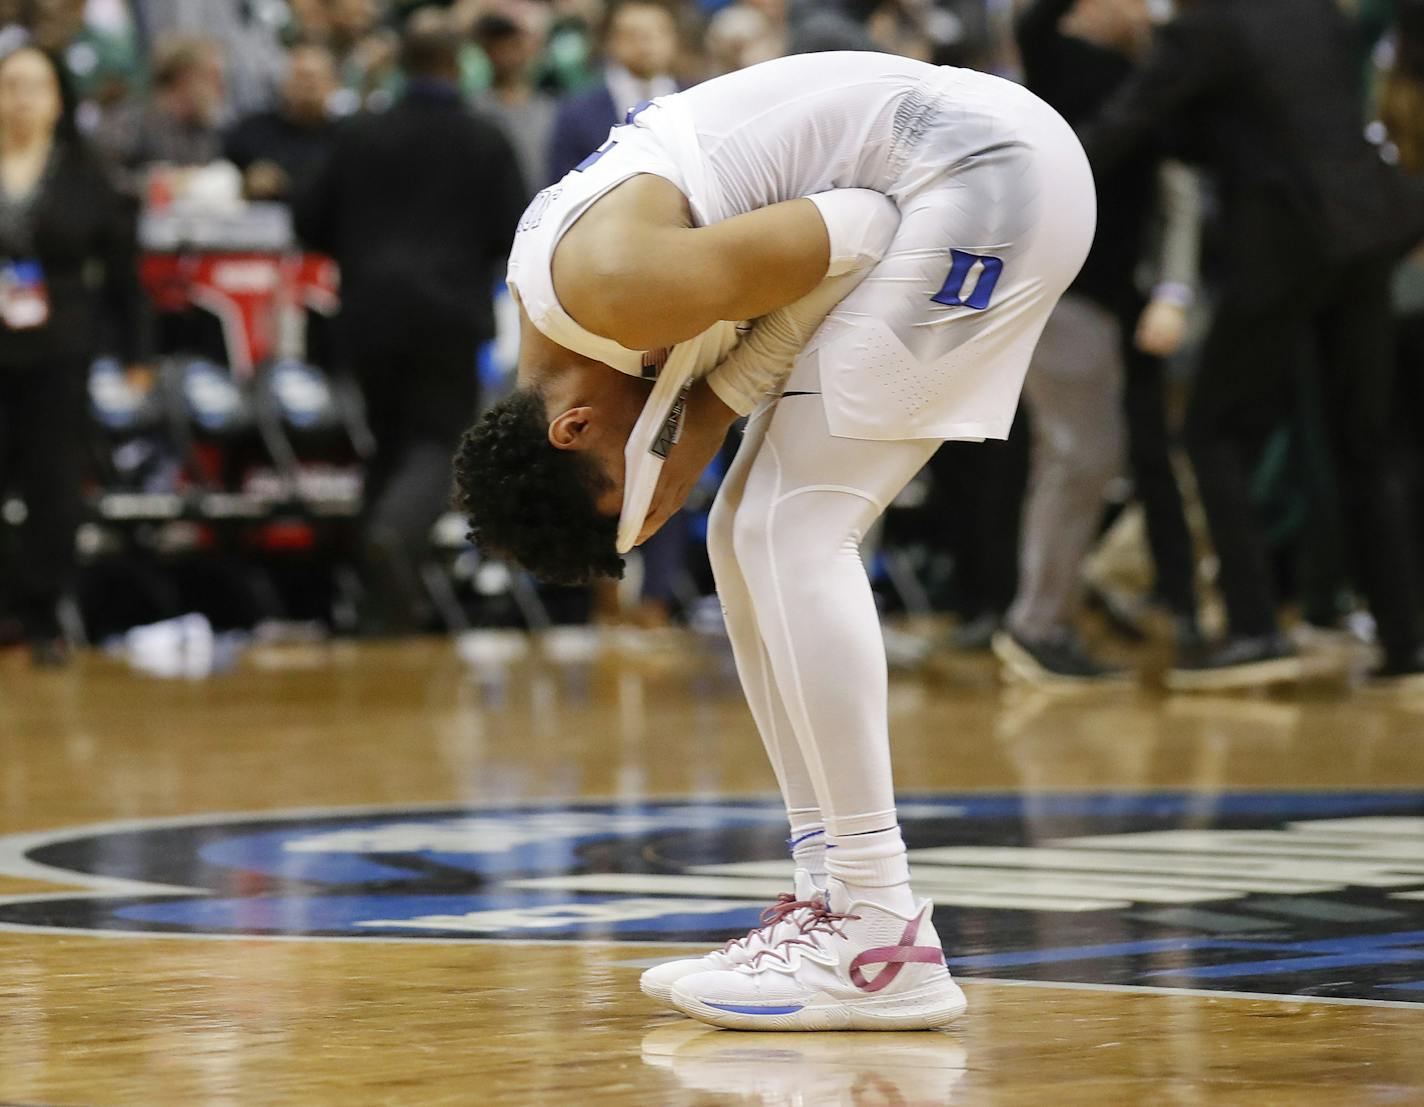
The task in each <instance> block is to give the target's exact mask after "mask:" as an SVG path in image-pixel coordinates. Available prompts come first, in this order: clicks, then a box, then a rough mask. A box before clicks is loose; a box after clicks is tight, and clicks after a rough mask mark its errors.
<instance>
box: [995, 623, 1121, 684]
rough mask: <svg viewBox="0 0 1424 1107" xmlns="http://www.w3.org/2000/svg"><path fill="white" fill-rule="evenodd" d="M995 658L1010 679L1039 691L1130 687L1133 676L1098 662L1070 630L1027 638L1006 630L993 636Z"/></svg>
mask: <svg viewBox="0 0 1424 1107" xmlns="http://www.w3.org/2000/svg"><path fill="white" fill-rule="evenodd" d="M994 654H995V655H996V656H997V657H998V659H999V660H1000V661H1001V662H1003V665H1004V672H1005V674H1006V675H1007V676H1009V677H1010V678H1011V679H1014V680H1018V681H1022V682H1024V683H1026V684H1033V685H1036V686H1038V687H1040V688H1063V687H1067V686H1082V687H1098V688H1102V687H1109V686H1122V687H1128V686H1130V685H1131V684H1132V683H1133V681H1132V676H1131V674H1130V673H1129V672H1128V671H1127V670H1126V669H1124V668H1122V667H1120V666H1117V665H1109V664H1107V663H1105V662H1103V661H1099V660H1098V659H1097V658H1096V657H1094V656H1093V655H1092V654H1091V653H1089V652H1088V649H1087V647H1086V646H1084V645H1083V642H1082V640H1081V639H1080V638H1079V637H1078V636H1077V635H1076V634H1074V633H1073V632H1072V631H1071V630H1061V631H1058V632H1057V633H1055V634H1050V635H1045V636H1044V637H1042V638H1028V637H1026V636H1024V635H1021V634H1018V633H1016V632H1014V631H1009V630H1004V631H1000V632H999V633H998V634H996V635H994Z"/></svg>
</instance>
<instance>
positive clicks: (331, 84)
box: [223, 43, 337, 200]
mask: <svg viewBox="0 0 1424 1107" xmlns="http://www.w3.org/2000/svg"><path fill="white" fill-rule="evenodd" d="M336 89H337V82H336V68H335V66H334V65H333V63H332V59H331V52H330V51H328V50H327V49H326V47H324V46H318V45H315V44H313V43H299V44H297V45H295V46H293V47H291V49H290V50H288V52H287V78H286V80H285V81H284V82H283V84H282V97H281V101H280V102H279V103H278V104H277V106H276V107H274V108H272V109H270V110H268V111H261V112H257V113H256V114H254V115H249V116H247V117H246V118H245V119H242V120H240V121H239V122H238V123H237V124H236V125H235V126H234V127H233V128H232V130H230V131H228V133H227V137H226V139H225V140H224V142H223V154H224V156H225V157H226V158H227V160H228V161H230V162H232V163H233V164H234V165H235V166H237V167H238V169H240V170H242V180H243V192H244V194H245V195H246V196H247V198H248V199H249V200H281V199H285V198H286V196H287V195H288V193H290V192H291V190H292V187H293V183H294V182H296V181H299V180H301V178H302V177H303V176H304V175H305V174H306V173H307V172H309V171H310V170H311V168H312V167H313V166H314V165H315V164H316V163H317V161H318V160H319V159H320V158H321V157H322V155H323V154H325V153H326V151H327V150H329V149H330V148H331V143H332V136H333V135H334V134H335V131H336V121H335V119H334V118H333V116H332V113H331V110H330V105H331V100H332V97H333V95H334V94H335V92H336Z"/></svg>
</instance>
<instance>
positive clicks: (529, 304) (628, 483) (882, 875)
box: [457, 53, 1095, 1029]
mask: <svg viewBox="0 0 1424 1107" xmlns="http://www.w3.org/2000/svg"><path fill="white" fill-rule="evenodd" d="M1094 215H1095V201H1094V194H1093V185H1092V178H1091V174H1090V172H1089V170H1088V166H1087V162H1086V159H1085V158H1084V156H1083V153H1082V150H1081V148H1080V147H1079V145H1078V143H1077V140H1076V139H1075V138H1074V136H1073V134H1072V132H1071V130H1070V129H1069V128H1068V127H1067V125H1066V124H1065V123H1064V122H1063V121H1062V119H1061V118H1059V117H1058V115H1057V114H1056V113H1054V112H1053V111H1052V110H1051V109H1050V108H1048V107H1047V106H1046V105H1045V104H1043V103H1042V102H1041V101H1039V100H1038V99H1037V98H1035V97H1034V96H1032V95H1031V94H1029V93H1028V92H1027V91H1025V90H1023V89H1022V88H1020V87H1018V86H1016V85H1013V84H1011V83H1009V82H1006V81H1003V80H999V79H997V78H994V77H990V76H986V75H983V74H979V73H973V72H969V71H965V70H956V69H949V68H942V67H933V66H929V65H925V64H923V63H919V62H915V61H911V60H908V59H904V58H899V57H891V56H887V55H879V54H866V53H855V54H817V55H803V56H799V57H792V58H783V59H779V60H777V61H773V62H767V63H765V64H763V65H759V66H754V67H752V68H750V69H747V70H743V71H741V72H738V73H734V74H730V75H728V76H725V77H720V78H717V79H716V80H713V81H709V82H707V83H706V84H703V85H700V86H697V87H695V88H693V89H690V90H689V91H687V92H683V93H679V94H677V95H674V96H670V97H666V98H663V99H660V100H657V101H654V102H653V103H652V104H650V105H640V106H638V107H637V108H635V109H634V110H632V111H630V113H629V122H628V123H627V124H625V125H624V126H620V127H616V128H614V129H613V131H612V132H611V134H610V136H609V139H608V141H607V142H606V143H605V144H604V145H603V146H602V147H600V148H599V150H597V151H594V152H593V153H591V154H590V155H589V157H588V158H587V159H585V161H584V162H583V163H582V164H581V165H580V166H579V168H578V169H576V170H575V171H574V172H572V173H570V174H569V175H568V176H566V177H565V178H564V179H563V180H562V181H560V182H559V183H558V184H556V185H554V186H553V187H551V188H549V189H546V190H545V191H544V192H543V193H541V194H540V195H539V196H538V197H537V198H536V199H535V201H534V202H533V204H531V206H530V208H529V210H528V212H526V214H525V217H524V219H523V221H522V223H521V226H520V229H519V233H518V235H517V237H516V240H515V246H514V250H513V253H512V255H511V259H510V272H509V284H510V288H511V291H512V292H513V293H514V295H515V296H516V299H517V302H518V304H519V309H520V319H521V328H522V329H521V350H520V360H519V373H518V382H517V388H516V390H515V392H514V394H513V395H512V396H511V397H509V398H507V399H506V400H505V401H503V402H502V403H501V404H499V405H497V406H496V407H495V409H494V410H492V411H491V412H490V413H488V414H487V415H485V416H484V417H483V418H482V419H481V420H480V421H479V423H477V424H476V426H475V427H474V428H472V429H471V431H470V432H469V434H468V435H467V436H466V439H465V441H464V443H463V444H462V446H461V450H460V454H459V456H458V457H457V474H458V479H459V486H460V487H459V497H460V501H461V504H462V506H463V507H464V508H465V510H466V511H467V512H468V514H469V515H470V518H471V521H472V524H473V528H474V535H475V537H476V539H477V541H479V542H480V544H481V545H482V546H484V547H485V548H487V549H490V550H493V551H496V552H499V553H502V554H503V555H505V556H508V557H511V558H512V559H513V560H515V561H518V562H519V563H521V564H523V565H525V566H526V567H528V568H529V569H531V570H532V571H534V572H535V573H536V574H541V575H544V576H547V577H552V578H557V579H564V580H582V579H586V578H587V577H588V576H590V575H595V574H599V573H617V572H618V570H619V568H620V566H621V559H620V558H619V550H620V548H622V549H626V548H627V546H629V545H630V544H631V543H632V542H633V541H635V540H637V539H639V538H641V537H646V535H647V534H649V533H651V532H652V531H654V530H656V528H657V527H658V526H660V525H661V524H662V522H663V521H665V520H666V519H667V518H668V517H669V516H670V515H671V514H672V513H673V512H674V511H675V510H676V509H677V507H678V506H679V505H680V504H681V503H682V501H683V499H684V498H685V496H686V494H687V492H688V491H689V490H690V488H691V486H692V484H693V482H695V480H696V479H697V477H698V475H699V474H700V472H701V471H702V469H703V468H704V467H705V465H706V464H707V462H708V461H709V460H710V458H711V457H712V455H713V454H714V453H715V452H716V450H717V449H718V448H719V447H720V446H721V444H722V441H723V439H724V437H725V434H726V432H727V429H728V428H729V427H730V425H731V424H732V423H733V421H734V420H735V419H737V418H738V417H739V416H743V415H750V420H749V423H748V426H747V430H746V433H745V436H744V439H743V441H742V444H741V446H740V449H739V451H738V453H737V457H736V460H735V462H734V463H733V466H732V468H731V470H730V472H729V473H728V475H727V477H726V479H725V480H724V482H723V485H722V488H721V490H720V492H719V494H718V498H717V502H716V505H715V506H714V509H713V513H712V519H711V522H710V526H709V534H708V548H709V555H710V558H711V562H712V567H713V572H714V575H715V577H716V582H717V588H718V594H719V596H720V598H721V601H722V604H723V608H724V611H725V613H726V620H727V628H728V633H729V636H730V638H731V642H732V648H733V652H734V655H735V658H736V663H737V669H738V673H739V676H740V678H741V681H742V685H743V688H744V690H745V691H746V694H747V699H748V702H749V704H750V707H751V710H752V714H753V716H754V718H755V721H756V723H757V727H758V730H759V731H760V733H761V736H762V739H763V741H764V743H765V745H766V747H767V750H768V753H769V755H770V758H771V761H772V766H773V769H774V770H775V773H776V776H777V781H778V784H779V785H780V787H781V790H782V794H783V797H784V798H785V800H786V804H787V809H788V815H789V822H790V826H791V831H792V840H793V842H795V843H797V845H796V847H795V856H796V861H797V866H798V870H799V875H798V897H799V898H798V900H797V901H796V905H794V906H793V908H792V909H790V910H789V911H787V912H785V913H784V917H782V918H781V919H780V921H778V922H777V923H775V924H774V925H773V926H772V928H771V929H770V930H769V931H768V932H766V933H765V934H763V935H761V936H760V937H758V938H757V939H756V941H753V942H749V943H748V944H745V945H744V946H743V947H738V948H742V949H743V950H744V952H745V953H746V955H747V958H748V959H749V960H750V961H752V962H753V965H752V966H751V967H744V968H743V969H741V970H735V971H734V966H732V965H729V964H724V963H722V962H719V961H715V959H714V960H713V961H708V960H707V959H702V960H699V961H697V962H692V963H685V964H681V967H679V968H676V969H669V970H666V971H663V972H661V973H659V972H658V971H654V972H653V973H651V974H650V976H649V977H648V978H645V981H644V987H645V990H648V991H649V992H650V993H651V994H654V995H658V996H660V997H665V998H669V999H671V1001H672V1002H674V1003H675V1004H676V1005H677V1006H679V1008H681V1009H682V1010H684V1011H685V1012H687V1013H689V1014H692V1015H694V1016H696V1017H699V1018H704V1019H707V1020H708V1021H714V1022H720V1023H722V1024H724V1025H755V1026H759V1027H766V1028H770V1029H777V1028H783V1029H806V1028H824V1029H832V1028H835V1027H836V1026H842V1025H844V1026H851V1025H876V1026H882V1027H890V1026H896V1025H904V1026H914V1025H937V1024H938V1023H939V1022H943V1021H945V1020H946V1019H948V1018H951V1017H953V1015H954V1014H957V1013H958V1010H959V1009H960V1008H962V1006H963V1000H962V996H960V995H959V993H958V989H957V988H955V986H954V985H953V983H952V981H950V980H949V977H948V974H947V973H946V972H945V970H944V966H943V963H942V958H941V957H939V955H938V952H937V951H938V939H937V938H936V937H935V936H934V931H933V927H932V925H931V924H930V923H929V916H928V911H929V908H928V905H927V904H923V903H919V902H917V901H915V899H914V898H913V896H912V895H911V893H910V889H909V883H908V881H909V874H908V867H907V863H906V860H905V852H904V844H903V841H902V840H901V837H900V832H899V827H898V823H897V821H896V816H895V805H894V796H893V790H892V785H891V777H890V757H889V739H888V733H887V730H888V726H887V707H886V697H887V692H886V675H885V659H884V652H883V647H882V644H881V639H880V633H879V623H878V619H877V616H876V610H875V605H874V602H873V599H872V596H871V593H870V588H869V583H868V581H867V579H866V576H865V571H864V567H863V565H862V564H861V561H860V557H859V543H860V540H861V538H862V537H863V536H864V534H865V532H866V530H867V529H868V528H869V527H870V526H871V525H872V524H873V523H874V521H875V520H876V519H877V518H878V517H879V515H880V514H881V513H882V512H883V511H884V509H885V507H886V506H887V505H888V504H889V503H890V502H891V500H893V499H894V497H895V495H896V494H897V493H898V492H899V491H900V490H901V489H902V488H903V487H904V485H905V484H906V483H908V482H909V480H910V479H911V478H912V477H913V476H914V475H915V473H916V472H917V471H918V470H919V469H920V467H921V466H922V465H923V464H924V462H925V461H926V460H927V459H928V458H929V457H930V456H931V455H932V454H933V453H934V451H935V449H936V448H937V447H938V446H939V444H940V443H941V442H942V441H945V440H947V439H985V438H1002V437H1005V436H1006V435H1007V433H1008V430H1009V426H1010V424H1011V422H1012V420H1013V415H1014V409H1015V407H1016V405H1017V402H1018V395H1019V391H1020V388H1021V385H1022V383H1023V377H1024V374H1025V371H1026V369H1027V366H1028V362H1029V358H1030V355H1031V354H1032V351H1033V348H1034V346H1035V344H1036V343H1037V341H1038V337H1039V335H1040V333H1041V331H1042V328H1043V325H1044V323H1045V321H1046V320H1047V317H1048V315H1049V313H1050V312H1051V310H1052V308H1053V306H1054V304H1055V303H1056V302H1057V300H1058V298H1059V296H1060V295H1061V294H1062V292H1063V291H1064V290H1065V289H1066V288H1067V287H1068V285H1069V284H1070V282H1071V281H1072V279H1073V277H1074V276H1075V275H1076V273H1077V271H1078V268H1079V266H1080V265H1081V264H1082V261H1083V259H1084V257H1085V255H1086V253H1087V250H1088V246H1089V244H1090V242H1091V240H1092V234H1093V224H1094ZM664 458H665V464H663V460H664ZM649 462H656V464H649ZM660 466H661V472H660V475H657V479H656V486H655V488H653V487H652V486H650V484H649V474H657V471H658V469H659V467H660ZM649 499H650V500H651V502H649ZM620 515H621V516H622V519H621V522H622V526H621V528H620V525H619V524H620ZM828 845H830V846H834V847H835V848H834V849H833V850H831V851H829V852H828V851H827V849H826V847H827V846H828ZM817 889H824V891H817ZM801 892H806V893H807V894H806V895H801V894H800V893H801ZM808 895H809V896H810V897H811V898H807V896H808ZM763 947H766V948H763ZM719 956H720V957H722V958H723V960H725V959H726V958H727V957H734V954H733V952H732V948H731V947H729V950H728V951H727V952H724V953H723V954H720V955H719ZM734 959H735V958H734ZM871 966H875V968H874V969H873V970H872V969H871V968H870V967H871ZM707 969H712V970H716V971H710V972H709V971H701V970H707ZM669 974H671V975H669ZM887 1020H888V1021H887Z"/></svg>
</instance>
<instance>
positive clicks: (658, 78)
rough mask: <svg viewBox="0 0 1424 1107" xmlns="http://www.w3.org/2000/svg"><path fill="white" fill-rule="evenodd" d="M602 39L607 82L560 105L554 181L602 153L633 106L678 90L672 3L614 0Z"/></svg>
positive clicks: (552, 153)
mask: <svg viewBox="0 0 1424 1107" xmlns="http://www.w3.org/2000/svg"><path fill="white" fill-rule="evenodd" d="M601 41H602V44H603V55H604V65H603V79H602V80H601V81H600V82H599V83H598V84H596V85H594V86H593V87H591V88H589V89H587V90H586V91H584V92H579V93H575V94H574V95H572V96H569V97H567V98H566V99H565V100H564V101H563V102H562V103H561V104H560V105H559V110H558V115H557V116H556V118H555V120H554V132H553V136H552V138H551V139H550V143H549V178H550V179H551V180H555V181H557V180H558V179H559V178H560V177H562V176H563V175H564V174H565V173H567V172H568V171H569V170H570V169H572V168H573V167H574V166H576V165H577V164H578V163H579V162H581V161H583V159H584V158H586V157H588V155H589V154H591V153H592V152H593V151H594V150H596V149H598V147H599V146H601V145H602V144H603V142H604V140H605V139H607V138H608V129H609V128H610V127H612V126H613V125H614V124H615V123H621V122H622V121H623V117H624V116H625V115H626V114H627V112H628V109H629V108H631V107H633V106H634V105H635V104H639V103H641V102H642V101H644V100H652V99H654V98H656V97H658V96H666V95H668V94H669V93H672V92H676V91H677V87H678V86H677V81H676V80H675V79H674V78H673V75H672V70H673V64H674V62H676V60H677V54H678V46H679V42H678V8H677V7H676V6H674V4H673V3H672V2H671V0H611V2H610V3H609V5H608V12H607V14H606V15H605V17H604V22H603V30H602V36H601Z"/></svg>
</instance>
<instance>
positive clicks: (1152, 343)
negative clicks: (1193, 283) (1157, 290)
mask: <svg viewBox="0 0 1424 1107" xmlns="http://www.w3.org/2000/svg"><path fill="white" fill-rule="evenodd" d="M1186 334H1187V309H1186V308H1184V307H1182V305H1181V304H1179V303H1176V302H1175V301H1173V300H1160V299H1159V300H1153V301H1152V302H1151V303H1150V304H1148V305H1147V307H1146V308H1145V309H1144V310H1143V312H1142V317H1141V318H1140V319H1138V321H1137V335H1136V338H1135V341H1136V343H1137V348H1138V349H1139V350H1141V351H1142V352H1143V353H1144V354H1152V355H1153V356H1154V357H1171V356H1172V355H1173V354H1175V353H1176V352H1177V351H1178V350H1180V349H1181V348H1182V340H1183V339H1184V338H1185V337H1186Z"/></svg>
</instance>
